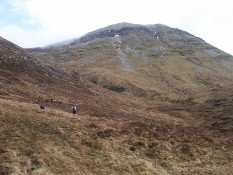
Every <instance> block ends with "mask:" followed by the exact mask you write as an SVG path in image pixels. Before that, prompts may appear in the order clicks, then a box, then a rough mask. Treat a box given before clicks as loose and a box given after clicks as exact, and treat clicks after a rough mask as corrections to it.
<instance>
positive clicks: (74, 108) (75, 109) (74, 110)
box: [38, 99, 77, 114]
mask: <svg viewBox="0 0 233 175" xmlns="http://www.w3.org/2000/svg"><path fill="white" fill-rule="evenodd" d="M38 101H39V100H38ZM47 102H48V100H47V99H46V103H47ZM51 103H53V99H51ZM40 109H45V105H44V104H43V103H41V104H40ZM76 112H77V107H76V105H73V106H72V113H73V114H76Z"/></svg>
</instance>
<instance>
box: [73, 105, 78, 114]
mask: <svg viewBox="0 0 233 175" xmlns="http://www.w3.org/2000/svg"><path fill="white" fill-rule="evenodd" d="M76 111H77V108H76V106H75V105H73V106H72V112H73V114H76Z"/></svg>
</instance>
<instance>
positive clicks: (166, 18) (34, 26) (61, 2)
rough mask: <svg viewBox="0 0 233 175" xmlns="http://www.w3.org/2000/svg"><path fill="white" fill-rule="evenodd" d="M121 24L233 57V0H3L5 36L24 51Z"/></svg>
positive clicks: (1, 32) (0, 27)
mask: <svg viewBox="0 0 233 175" xmlns="http://www.w3.org/2000/svg"><path fill="white" fill-rule="evenodd" d="M121 22H128V23H133V24H157V23H160V24H165V25H167V26H170V27H173V28H179V29H182V30H185V31H187V32H189V33H191V34H193V35H195V36H197V37H200V38H202V39H204V40H205V41H206V42H208V43H210V44H211V45H214V46H215V47H218V48H219V49H221V50H223V51H225V52H227V53H230V54H231V55H233V45H232V44H231V43H232V41H233V33H232V32H233V2H231V0H221V1H219V0H218V1H217V0H175V1H174V0H117V1H111V0H0V36H1V37H3V38H6V39H7V40H9V41H11V42H13V43H15V44H17V45H19V46H21V47H23V48H32V47H41V46H46V45H49V44H52V43H56V42H60V41H64V40H69V39H73V38H79V37H80V36H82V35H84V34H85V33H88V32H91V31H93V30H96V29H99V28H102V27H105V26H108V25H112V24H116V23H121Z"/></svg>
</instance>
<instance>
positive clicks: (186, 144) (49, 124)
mask: <svg viewBox="0 0 233 175" xmlns="http://www.w3.org/2000/svg"><path fill="white" fill-rule="evenodd" d="M117 125H118V126H117ZM120 125H121V126H120ZM0 126H1V127H0V140H1V142H0V173H1V174H22V175H23V174H164V175H165V174H182V173H188V174H189V173H191V174H206V173H212V174H231V172H230V170H231V169H232V165H233V164H232V160H233V157H232V155H233V154H232V149H230V148H229V147H227V146H226V145H225V146H226V147H225V148H222V146H223V143H224V142H225V141H224V142H221V139H220V140H216V139H217V138H209V137H208V139H207V136H201V135H200V134H199V135H198V134H197V133H198V132H195V135H196V134H197V135H196V136H192V135H190V134H192V132H190V133H189V132H188V131H189V130H190V129H185V128H184V129H178V130H177V128H175V127H172V126H169V125H163V124H162V123H161V124H159V123H158V124H155V125H152V124H151V123H146V122H145V123H142V122H133V123H132V122H127V121H125V122H124V124H123V123H121V122H118V121H117V120H114V119H105V118H96V117H91V116H87V115H86V116H80V115H75V116H73V115H72V114H71V113H67V112H63V111H59V110H55V109H50V108H46V110H40V109H39V106H38V105H33V104H29V103H22V102H14V101H10V100H4V99H0ZM114 126H116V127H114ZM178 128H179V127H178ZM182 130H183V132H182ZM193 133H194V132H193ZM210 137H211V136H210ZM205 138H206V139H205ZM217 142H219V143H218V144H217ZM204 143H205V144H204Z"/></svg>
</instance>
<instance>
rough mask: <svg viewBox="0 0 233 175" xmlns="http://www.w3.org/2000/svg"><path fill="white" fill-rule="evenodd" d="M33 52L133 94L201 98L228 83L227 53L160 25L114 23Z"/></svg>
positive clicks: (232, 67) (231, 71) (231, 68)
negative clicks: (60, 44) (59, 45)
mask: <svg viewBox="0 0 233 175" xmlns="http://www.w3.org/2000/svg"><path fill="white" fill-rule="evenodd" d="M31 51H32V52H33V53H36V54H39V56H43V57H44V58H45V60H50V61H51V62H52V63H56V64H57V65H59V66H61V67H63V68H65V69H66V70H68V71H76V72H79V73H80V74H83V75H84V76H85V77H86V78H87V79H89V80H90V81H92V82H93V83H95V84H98V85H101V86H103V87H105V88H107V89H110V90H113V91H117V92H124V93H130V94H134V95H137V96H144V97H149V98H159V99H166V100H168V101H177V102H184V101H190V102H204V101H206V99H208V98H209V96H210V95H211V94H212V92H213V91H216V90H218V89H220V88H221V87H226V86H231V85H232V75H233V57H232V56H231V55H229V54H227V53H225V52H223V51H221V50H219V49H217V48H215V47H214V46H212V45H210V44H208V43H206V42H205V41H204V40H202V39H200V38H198V37H195V36H193V35H191V34H189V33H187V32H185V31H182V30H179V29H173V28H170V27H168V26H165V25H161V24H157V25H145V26H144V25H135V24H128V23H121V24H115V25H111V26H108V27H105V28H102V29H99V30H96V31H93V32H90V33H88V34H87V35H85V36H83V37H81V38H79V39H77V40H75V41H73V42H71V43H70V44H68V45H63V46H61V47H53V48H49V47H48V48H46V49H34V50H31Z"/></svg>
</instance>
